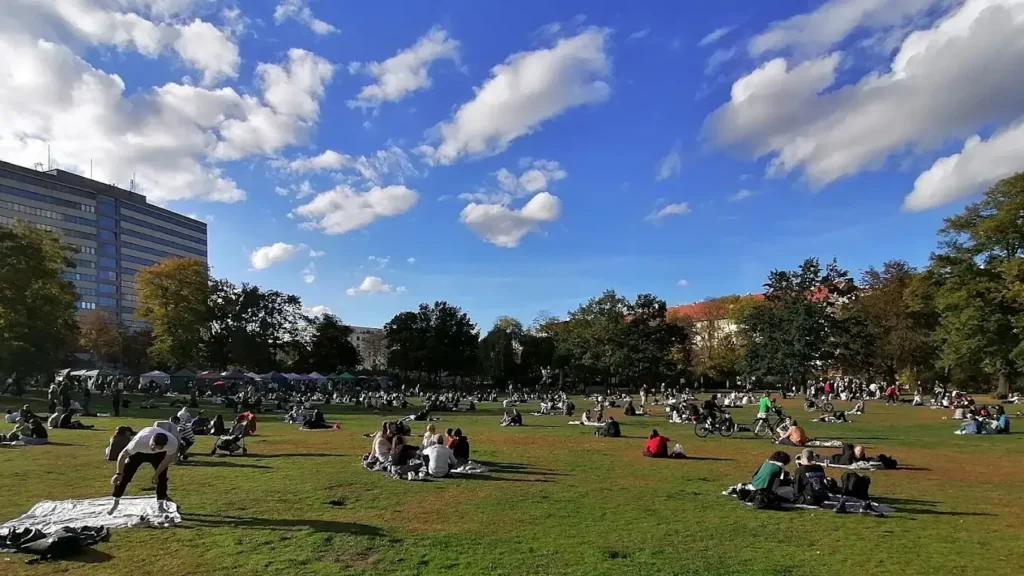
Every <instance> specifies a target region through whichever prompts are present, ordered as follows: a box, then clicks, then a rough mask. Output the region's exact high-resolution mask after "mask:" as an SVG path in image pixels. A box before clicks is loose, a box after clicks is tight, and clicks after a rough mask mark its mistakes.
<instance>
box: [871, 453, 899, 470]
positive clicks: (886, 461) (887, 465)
mask: <svg viewBox="0 0 1024 576" xmlns="http://www.w3.org/2000/svg"><path fill="white" fill-rule="evenodd" d="M875 459H876V460H878V461H879V462H881V464H882V468H884V469H885V470H895V469H896V465H897V464H898V462H897V461H896V459H895V458H890V457H888V456H886V455H885V454H879V455H878V457H877V458H875Z"/></svg>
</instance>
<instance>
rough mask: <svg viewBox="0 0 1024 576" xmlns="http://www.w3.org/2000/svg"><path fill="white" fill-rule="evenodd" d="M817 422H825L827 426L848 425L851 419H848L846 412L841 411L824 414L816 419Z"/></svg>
mask: <svg viewBox="0 0 1024 576" xmlns="http://www.w3.org/2000/svg"><path fill="white" fill-rule="evenodd" d="M814 421H815V422H825V423H827V424H837V423H846V422H849V421H850V419H849V418H847V417H846V412H843V411H841V410H834V411H832V412H822V413H821V416H820V417H818V418H815V419H814Z"/></svg>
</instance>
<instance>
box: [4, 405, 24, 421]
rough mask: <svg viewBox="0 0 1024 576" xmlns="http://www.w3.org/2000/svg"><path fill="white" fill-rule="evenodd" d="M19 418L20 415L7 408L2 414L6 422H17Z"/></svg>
mask: <svg viewBox="0 0 1024 576" xmlns="http://www.w3.org/2000/svg"><path fill="white" fill-rule="evenodd" d="M19 418H21V416H19V415H18V413H17V412H15V411H14V410H11V409H10V408H8V409H7V410H6V414H5V416H4V421H5V422H6V423H8V424H17V423H18V419H19Z"/></svg>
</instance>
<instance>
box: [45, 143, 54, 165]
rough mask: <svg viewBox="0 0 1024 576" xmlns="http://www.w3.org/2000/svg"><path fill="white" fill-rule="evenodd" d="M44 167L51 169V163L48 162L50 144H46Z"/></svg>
mask: <svg viewBox="0 0 1024 576" xmlns="http://www.w3.org/2000/svg"><path fill="white" fill-rule="evenodd" d="M46 169H47V170H48V171H49V170H53V165H52V164H51V163H50V145H49V144H47V145H46Z"/></svg>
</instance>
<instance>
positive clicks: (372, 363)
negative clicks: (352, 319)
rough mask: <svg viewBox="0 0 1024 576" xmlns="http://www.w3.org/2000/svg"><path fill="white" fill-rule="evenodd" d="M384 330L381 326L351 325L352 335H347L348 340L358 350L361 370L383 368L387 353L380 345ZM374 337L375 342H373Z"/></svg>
mask: <svg viewBox="0 0 1024 576" xmlns="http://www.w3.org/2000/svg"><path fill="white" fill-rule="evenodd" d="M383 334H384V330H383V329H381V328H369V327H366V326H352V335H350V336H349V337H348V340H349V342H351V343H352V345H353V346H355V347H356V350H358V351H359V356H360V357H361V358H362V364H360V365H359V368H361V369H363V370H374V369H380V368H384V367H385V365H386V364H387V353H386V352H385V351H384V350H383V349H382V348H383V346H381V345H380V343H381V338H380V337H378V336H377V335H381V336H383ZM375 338H376V342H375Z"/></svg>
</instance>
